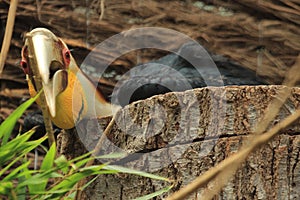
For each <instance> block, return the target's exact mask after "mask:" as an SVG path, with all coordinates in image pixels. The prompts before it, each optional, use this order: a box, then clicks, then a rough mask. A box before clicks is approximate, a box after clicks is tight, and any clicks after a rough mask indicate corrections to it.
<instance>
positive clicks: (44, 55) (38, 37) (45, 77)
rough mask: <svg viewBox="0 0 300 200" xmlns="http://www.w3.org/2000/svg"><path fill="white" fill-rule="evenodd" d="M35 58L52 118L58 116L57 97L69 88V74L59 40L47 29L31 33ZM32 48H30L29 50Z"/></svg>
mask: <svg viewBox="0 0 300 200" xmlns="http://www.w3.org/2000/svg"><path fill="white" fill-rule="evenodd" d="M30 34H31V37H32V43H33V51H31V52H32V53H33V56H35V58H36V59H35V60H36V65H37V66H31V67H35V70H37V72H38V73H39V74H40V76H41V79H42V87H43V89H44V93H45V97H46V103H47V106H48V109H49V112H50V114H51V116H52V117H55V116H56V97H57V95H58V94H59V93H61V92H62V91H64V90H65V89H66V87H67V84H68V83H67V81H68V73H67V71H66V70H65V69H64V64H63V57H62V52H61V48H59V47H58V38H57V37H56V36H55V35H54V34H53V33H51V32H50V31H48V30H47V29H34V30H33V31H32V32H30ZM29 47H30V46H28V48H29Z"/></svg>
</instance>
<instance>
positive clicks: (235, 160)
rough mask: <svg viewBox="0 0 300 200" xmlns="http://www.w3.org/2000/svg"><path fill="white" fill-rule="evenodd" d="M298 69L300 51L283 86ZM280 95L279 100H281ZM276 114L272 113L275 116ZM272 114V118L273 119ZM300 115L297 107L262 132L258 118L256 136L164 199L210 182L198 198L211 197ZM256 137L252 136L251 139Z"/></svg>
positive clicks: (294, 78) (292, 79) (293, 80)
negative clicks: (290, 113)
mask: <svg viewBox="0 0 300 200" xmlns="http://www.w3.org/2000/svg"><path fill="white" fill-rule="evenodd" d="M299 68H300V54H299V55H298V57H297V59H296V63H295V64H294V65H293V66H292V67H291V69H290V70H289V72H288V73H287V76H286V79H285V81H284V84H285V85H293V84H295V83H296V81H297V80H299V75H298V74H299V73H296V72H299ZM290 91H291V88H289V87H287V88H286V90H285V91H281V92H282V93H280V94H279V96H280V97H281V98H284V101H283V99H282V101H278V98H277V99H275V100H274V101H273V102H272V103H271V104H270V106H269V107H268V109H267V112H266V113H265V116H266V115H269V114H270V113H272V115H274V110H272V108H274V106H278V107H279V108H280V107H281V106H282V104H283V103H284V102H285V100H286V99H287V97H288V95H289V94H290ZM281 98H279V99H281ZM279 108H278V109H277V110H276V111H275V113H276V114H277V113H278V112H279ZM275 116H276V115H274V117H275ZM274 117H273V119H274ZM299 117H300V109H298V110H296V112H295V113H293V114H292V115H289V116H288V117H286V118H285V119H284V120H282V121H281V122H280V123H278V124H276V125H275V126H273V127H272V128H271V129H270V130H269V131H267V132H266V133H264V134H262V133H263V132H264V131H265V129H266V128H267V126H265V125H263V123H265V121H263V120H260V124H259V125H258V128H257V129H256V131H260V132H256V134H255V135H252V136H250V138H249V139H248V140H247V141H246V142H245V143H244V145H243V146H242V148H241V149H240V150H239V151H238V152H237V153H235V154H233V155H232V156H230V157H228V158H226V159H225V160H223V161H222V162H220V163H219V164H218V165H217V166H215V167H213V168H211V169H210V170H208V171H207V172H205V173H204V174H203V175H201V176H199V177H197V178H196V179H195V180H194V181H193V182H191V183H190V184H188V185H187V186H186V187H184V188H182V189H181V190H179V191H177V192H175V193H174V194H173V195H171V196H170V197H168V198H167V200H175V199H184V198H186V197H187V196H189V195H191V194H192V193H193V192H195V191H197V190H198V189H199V188H201V187H205V186H207V184H208V183H212V187H211V188H209V189H207V188H206V189H205V190H204V192H203V194H202V195H201V199H211V198H213V197H214V196H215V195H216V194H217V193H218V192H219V191H220V190H221V189H222V188H223V187H224V185H225V184H226V183H227V182H228V180H229V178H230V177H232V176H233V174H234V173H235V172H236V171H237V169H238V168H239V167H240V166H241V164H242V163H243V162H244V161H245V160H246V159H247V157H248V156H249V154H250V153H252V152H254V151H255V150H257V149H258V148H259V147H261V146H262V145H264V144H266V143H267V142H269V141H270V140H271V139H272V138H273V137H274V136H276V134H277V133H278V132H279V131H280V130H282V129H283V128H286V127H287V126H289V125H290V124H292V123H293V122H294V121H296V120H297V119H298V118H299ZM254 137H255V138H254Z"/></svg>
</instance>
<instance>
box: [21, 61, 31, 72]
mask: <svg viewBox="0 0 300 200" xmlns="http://www.w3.org/2000/svg"><path fill="white" fill-rule="evenodd" d="M20 65H21V67H22V69H23V70H24V72H25V74H29V67H28V64H27V61H26V60H21V62H20Z"/></svg>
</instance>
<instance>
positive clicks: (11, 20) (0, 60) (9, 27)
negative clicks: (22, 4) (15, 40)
mask: <svg viewBox="0 0 300 200" xmlns="http://www.w3.org/2000/svg"><path fill="white" fill-rule="evenodd" d="M17 5H18V0H12V1H11V2H10V6H9V11H8V17H7V22H6V29H5V35H4V39H3V43H2V48H1V53H0V75H1V74H2V71H3V68H4V64H5V60H6V57H7V54H8V50H9V46H10V41H11V36H12V32H13V30H14V24H15V17H16V10H17Z"/></svg>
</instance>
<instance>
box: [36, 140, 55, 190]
mask: <svg viewBox="0 0 300 200" xmlns="http://www.w3.org/2000/svg"><path fill="white" fill-rule="evenodd" d="M55 154H56V145H55V143H53V144H52V146H51V147H50V149H49V151H48V152H47V154H46V155H45V158H44V160H43V162H42V165H41V171H47V170H50V169H51V168H52V167H53V163H54V159H55ZM47 182H48V180H47V181H45V182H42V183H41V184H39V185H37V186H36V187H35V191H36V192H38V191H44V190H45V188H46V186H47Z"/></svg>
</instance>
